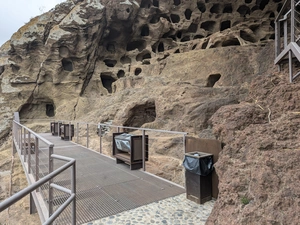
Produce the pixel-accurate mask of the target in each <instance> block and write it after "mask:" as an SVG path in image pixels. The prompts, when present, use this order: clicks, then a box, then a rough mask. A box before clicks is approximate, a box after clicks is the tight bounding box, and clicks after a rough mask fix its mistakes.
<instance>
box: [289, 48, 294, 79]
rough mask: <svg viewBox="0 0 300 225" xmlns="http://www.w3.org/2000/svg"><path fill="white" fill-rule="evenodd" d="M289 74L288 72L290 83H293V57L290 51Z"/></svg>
mask: <svg viewBox="0 0 300 225" xmlns="http://www.w3.org/2000/svg"><path fill="white" fill-rule="evenodd" d="M289 72H290V83H292V82H293V56H292V51H291V50H290V51H289Z"/></svg>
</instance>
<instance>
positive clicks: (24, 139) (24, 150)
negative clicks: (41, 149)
mask: <svg viewBox="0 0 300 225" xmlns="http://www.w3.org/2000/svg"><path fill="white" fill-rule="evenodd" d="M23 135H24V137H23V141H22V142H23V153H24V162H26V143H25V142H26V129H25V128H24V134H23Z"/></svg>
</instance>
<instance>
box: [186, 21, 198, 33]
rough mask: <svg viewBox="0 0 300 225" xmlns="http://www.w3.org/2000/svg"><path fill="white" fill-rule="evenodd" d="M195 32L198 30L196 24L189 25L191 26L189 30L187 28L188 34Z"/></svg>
mask: <svg viewBox="0 0 300 225" xmlns="http://www.w3.org/2000/svg"><path fill="white" fill-rule="evenodd" d="M197 30H198V24H196V23H191V25H190V26H189V28H188V32H191V33H196V32H197Z"/></svg>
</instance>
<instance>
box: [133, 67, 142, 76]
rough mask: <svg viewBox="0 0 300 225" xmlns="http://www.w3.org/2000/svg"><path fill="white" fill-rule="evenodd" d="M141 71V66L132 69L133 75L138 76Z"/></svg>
mask: <svg viewBox="0 0 300 225" xmlns="http://www.w3.org/2000/svg"><path fill="white" fill-rule="evenodd" d="M141 72H142V69H141V68H136V69H135V71H134V75H136V76H138V75H140V73H141Z"/></svg>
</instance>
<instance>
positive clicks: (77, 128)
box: [76, 123, 79, 143]
mask: <svg viewBox="0 0 300 225" xmlns="http://www.w3.org/2000/svg"><path fill="white" fill-rule="evenodd" d="M78 135H79V123H77V125H76V139H77V140H76V142H77V143H78V137H79V136H78Z"/></svg>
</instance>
